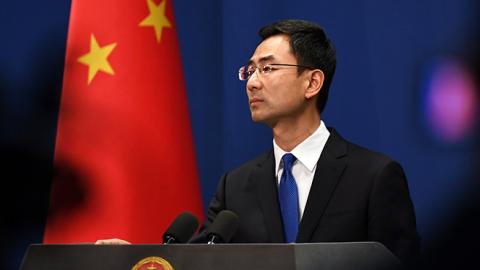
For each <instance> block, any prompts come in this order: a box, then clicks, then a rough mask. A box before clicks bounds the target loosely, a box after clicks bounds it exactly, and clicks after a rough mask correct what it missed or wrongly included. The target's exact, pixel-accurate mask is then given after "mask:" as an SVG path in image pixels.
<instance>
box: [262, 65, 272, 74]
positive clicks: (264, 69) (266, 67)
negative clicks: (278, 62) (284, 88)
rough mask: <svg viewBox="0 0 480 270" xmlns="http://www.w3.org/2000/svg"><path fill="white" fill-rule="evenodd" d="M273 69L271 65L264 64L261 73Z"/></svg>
mask: <svg viewBox="0 0 480 270" xmlns="http://www.w3.org/2000/svg"><path fill="white" fill-rule="evenodd" d="M272 70H273V67H272V66H264V67H262V73H269V72H270V71H272Z"/></svg>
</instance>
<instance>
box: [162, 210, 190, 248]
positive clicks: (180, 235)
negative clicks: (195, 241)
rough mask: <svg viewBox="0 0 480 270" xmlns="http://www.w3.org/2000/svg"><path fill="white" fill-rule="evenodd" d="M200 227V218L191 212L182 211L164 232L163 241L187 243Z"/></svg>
mask: <svg viewBox="0 0 480 270" xmlns="http://www.w3.org/2000/svg"><path fill="white" fill-rule="evenodd" d="M197 228H198V219H197V218H196V217H195V216H194V215H192V214H191V213H189V212H182V213H181V214H180V215H178V216H177V217H176V218H175V220H174V221H173V222H172V224H170V226H169V227H168V229H167V230H166V231H165V233H164V234H163V243H186V242H187V241H188V240H189V239H190V237H192V235H193V234H194V233H195V231H196V230H197Z"/></svg>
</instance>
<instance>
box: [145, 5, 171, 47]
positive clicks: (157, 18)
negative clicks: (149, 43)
mask: <svg viewBox="0 0 480 270" xmlns="http://www.w3.org/2000/svg"><path fill="white" fill-rule="evenodd" d="M166 4H167V0H163V1H162V2H160V4H158V5H156V4H155V3H154V2H153V0H147V5H148V10H149V11H150V14H149V15H148V16H147V17H146V18H145V19H143V21H141V22H140V24H139V26H152V27H153V28H155V36H156V37H157V43H160V39H161V38H162V28H163V27H167V28H170V27H171V24H170V21H169V20H168V18H167V16H166V15H165V6H166Z"/></svg>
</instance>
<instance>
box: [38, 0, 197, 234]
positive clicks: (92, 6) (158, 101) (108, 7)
mask: <svg viewBox="0 0 480 270" xmlns="http://www.w3.org/2000/svg"><path fill="white" fill-rule="evenodd" d="M55 167H56V174H55V177H54V180H53V187H52V196H51V203H50V210H49V216H48V220H47V225H46V229H45V235H44V242H45V243H72V242H92V241H95V240H97V239H105V238H113V237H116V238H122V239H125V240H128V241H132V242H134V243H159V242H161V241H162V234H163V232H164V231H165V230H166V228H167V227H168V225H169V224H170V223H171V222H172V221H173V220H174V218H175V217H176V216H177V215H178V214H179V213H180V212H182V211H189V212H192V213H193V214H195V215H196V216H197V217H198V218H200V219H201V218H202V207H201V200H200V189H199V183H198V174H197V168H196V164H195V156H194V148H193V142H192V132H191V127H190V119H189V114H188V107H187V97H186V93H185V86H184V80H183V75H182V66H181V61H180V53H179V45H178V40H177V34H176V28H175V22H174V13H173V3H172V1H171V0H100V1H99V0H73V1H72V8H71V16H70V25H69V32H68V42H67V54H66V61H65V73H64V81H63V93H62V99H61V106H60V114H59V121H58V130H57V137H56V148H55Z"/></svg>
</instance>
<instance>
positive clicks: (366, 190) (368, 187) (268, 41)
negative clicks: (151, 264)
mask: <svg viewBox="0 0 480 270" xmlns="http://www.w3.org/2000/svg"><path fill="white" fill-rule="evenodd" d="M259 34H260V36H261V38H262V42H261V43H260V44H259V45H258V47H257V48H256V50H255V52H254V54H253V55H252V57H251V58H250V60H249V61H248V65H247V66H244V67H242V68H240V71H239V77H240V79H241V80H246V92H247V96H248V100H249V105H250V111H251V116H252V119H253V121H255V122H260V123H265V124H267V125H268V126H269V127H270V128H271V129H272V131H273V138H274V140H273V149H272V150H271V151H268V152H267V153H264V154H262V155H260V156H258V157H257V158H255V159H253V160H251V161H249V162H247V163H245V164H243V165H241V166H240V167H238V168H236V169H234V170H232V171H230V172H228V173H226V174H225V175H224V176H223V177H222V178H221V180H220V183H219V185H218V190H217V192H216V194H215V196H214V198H213V200H212V201H211V203H210V206H209V209H208V216H207V221H206V223H205V224H204V226H203V227H202V229H201V232H200V234H199V236H197V237H196V238H195V239H194V240H193V242H202V241H205V235H204V234H205V230H206V228H208V226H209V225H210V224H211V222H212V221H213V220H214V219H215V217H216V215H217V214H218V213H219V212H220V211H221V210H224V209H228V210H231V211H233V212H235V213H236V214H237V215H238V217H239V228H238V231H237V232H236V233H235V235H234V236H233V238H232V240H231V242H234V243H255V242H258V243H282V242H297V243H303V242H344V241H345V242H347V241H348V242H350V241H378V242H381V243H383V244H384V245H385V246H386V247H387V248H389V249H390V250H391V251H392V252H393V253H394V254H395V255H397V256H398V257H399V258H400V259H401V260H403V261H411V260H412V259H414V258H415V257H416V256H417V255H418V251H419V239H418V234H417V231H416V222H415V215H414V210H413V205H412V202H411V199H410V195H409V191H408V187H407V182H406V179H405V175H404V173H403V170H402V168H401V166H400V165H399V164H398V163H397V162H395V161H393V160H391V159H390V158H388V157H386V156H384V155H381V154H379V153H375V152H372V151H369V150H367V149H365V148H362V147H360V146H357V145H354V144H352V143H350V142H348V141H346V140H344V139H343V138H342V137H341V136H340V135H339V134H338V133H337V132H336V131H335V130H334V129H331V128H330V129H327V128H326V126H325V123H324V122H323V121H322V120H321V113H322V111H323V109H324V107H325V104H326V101H327V97H328V91H329V86H330V84H331V81H332V78H333V74H334V72H335V66H336V56H335V49H334V47H333V45H332V44H331V42H330V41H329V39H328V38H327V36H326V34H325V32H324V31H323V30H322V29H321V28H320V27H319V26H318V25H316V24H313V23H310V22H306V21H300V20H284V21H280V22H277V23H274V24H271V25H268V26H265V27H264V28H262V29H261V30H260V32H259Z"/></svg>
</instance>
